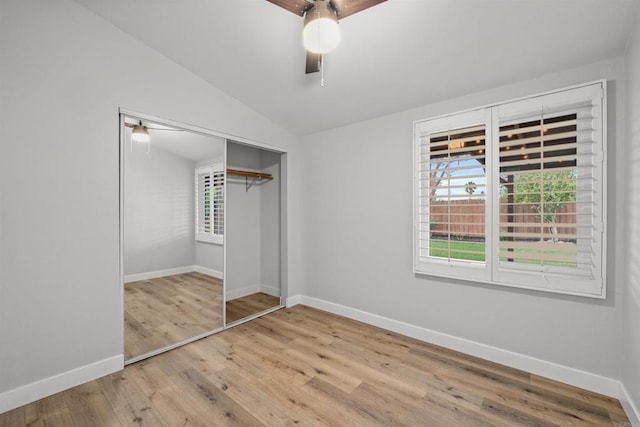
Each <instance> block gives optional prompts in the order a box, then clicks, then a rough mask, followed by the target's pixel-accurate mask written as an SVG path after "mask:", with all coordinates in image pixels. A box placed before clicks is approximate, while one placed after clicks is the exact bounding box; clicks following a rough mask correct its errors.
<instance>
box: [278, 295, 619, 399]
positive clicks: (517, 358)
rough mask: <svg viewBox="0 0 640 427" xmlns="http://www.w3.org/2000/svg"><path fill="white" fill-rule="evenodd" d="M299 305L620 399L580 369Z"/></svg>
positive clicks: (331, 308) (362, 314)
mask: <svg viewBox="0 0 640 427" xmlns="http://www.w3.org/2000/svg"><path fill="white" fill-rule="evenodd" d="M296 304H304V305H308V306H309V307H313V308H317V309H319V310H323V311H328V312H329V313H333V314H338V315H340V316H344V317H348V318H350V319H354V320H358V321H360V322H364V323H367V324H370V325H373V326H377V327H379V328H383V329H387V330H389V331H392V332H396V333H399V334H402V335H406V336H409V337H412V338H416V339H419V340H421V341H425V342H428V343H432V344H436V345H439V346H442V347H446V348H449V349H452V350H456V351H459V352H461V353H466V354H470V355H472V356H476V357H480V358H482V359H486V360H490V361H492V362H496V363H500V364H502V365H506V366H510V367H512V368H516V369H520V370H523V371H526V372H530V373H532V374H535V375H539V376H542V377H546V378H551V379H553V380H556V381H560V382H562V383H565V384H570V385H573V386H576V387H580V388H583V389H586V390H590V391H594V392H596V393H600V394H604V395H607V396H611V397H615V398H619V396H620V387H621V386H622V384H621V383H620V381H618V380H615V379H611V378H607V377H603V376H600V375H597V374H592V373H590V372H585V371H582V370H580V369H575V368H571V367H568V366H564V365H559V364H557V363H553V362H548V361H546V360H541V359H537V358H535V357H530V356H526V355H524V354H520V353H515V352H512V351H509V350H504V349H501V348H497V347H493V346H490V345H486V344H482V343H478V342H475V341H471V340H467V339H464V338H458V337H455V336H453V335H448V334H444V333H442V332H437V331H433V330H430V329H426V328H422V327H419V326H415V325H411V324H408V323H404V322H400V321H398V320H394V319H389V318H386V317H382V316H379V315H377V314H373V313H368V312H366V311H362V310H358V309H355V308H351V307H347V306H344V305H340V304H335V303H332V302H329V301H324V300H321V299H317V298H313V297H308V296H305V295H296V296H293V297H291V298H288V299H287V307H291V306H293V305H296Z"/></svg>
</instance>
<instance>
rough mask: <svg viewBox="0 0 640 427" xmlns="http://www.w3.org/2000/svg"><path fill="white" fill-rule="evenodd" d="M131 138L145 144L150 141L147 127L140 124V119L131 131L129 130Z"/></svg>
mask: <svg viewBox="0 0 640 427" xmlns="http://www.w3.org/2000/svg"><path fill="white" fill-rule="evenodd" d="M131 140H132V141H133V142H139V143H147V144H148V143H150V142H151V137H150V136H149V129H147V127H146V126H144V125H143V124H142V120H140V121H139V122H138V124H137V125H134V126H133V131H132V132H131Z"/></svg>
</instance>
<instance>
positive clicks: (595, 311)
mask: <svg viewBox="0 0 640 427" xmlns="http://www.w3.org/2000/svg"><path fill="white" fill-rule="evenodd" d="M622 76H623V61H622V60H621V59H612V60H610V61H605V62H602V63H597V64H592V65H589V66H585V67H581V68H577V69H572V70H567V71H562V72H558V73H554V74H550V75H545V76H542V77H540V78H537V79H535V80H530V81H524V82H521V83H519V84H513V85H508V86H504V87H499V88H496V89H492V90H488V91H485V92H481V93H473V94H469V95H467V96H464V97H461V98H456V99H451V100H448V101H446V102H441V103H438V104H433V105H427V106H424V107H420V108H416V109H413V110H410V111H405V112H401V113H398V114H393V115H389V116H384V117H381V118H378V119H374V120H369V121H365V122H361V123H357V124H353V125H350V126H345V127H342V128H338V129H334V130H330V131H326V132H322V133H317V134H314V135H309V136H307V137H306V138H305V140H304V143H303V146H302V153H301V163H300V170H301V171H304V173H303V174H302V173H300V174H299V175H298V176H297V179H299V180H301V187H302V188H304V192H303V193H301V195H300V197H301V200H300V206H301V208H302V210H301V212H300V215H299V218H300V220H301V226H300V227H299V229H298V231H299V233H300V237H301V240H302V241H303V242H304V244H303V245H302V247H301V248H302V251H303V253H302V254H301V260H302V263H303V276H304V277H305V279H306V280H305V282H304V286H303V288H302V292H301V293H302V294H303V295H307V296H311V297H315V298H319V299H322V300H326V301H329V302H333V303H337V304H341V305H345V306H349V307H353V308H356V309H360V310H364V311H366V312H370V313H374V314H377V315H379V316H384V317H387V318H390V319H395V320H399V321H402V322H406V323H409V324H411V325H416V326H419V327H423V328H427V329H431V330H434V331H438V332H442V333H445V334H449V335H453V336H455V337H459V338H463V339H468V340H472V341H475V342H479V343H482V344H486V345H490V346H494V347H498V348H501V349H505V350H509V351H512V352H516V353H521V354H525V355H528V356H531V357H534V358H538V359H542V360H545V361H549V362H553V363H557V364H561V365H565V366H570V367H573V368H575V369H580V370H584V371H587V372H591V373H595V374H599V375H602V376H605V377H609V378H620V374H621V373H620V368H619V364H620V350H621V345H620V342H621V333H620V329H621V309H620V308H621V305H622V300H623V299H622V293H621V292H622V286H621V282H622V279H623V277H621V275H620V274H619V272H620V271H622V267H623V261H622V260H621V258H622V254H623V253H624V248H623V247H621V246H620V243H619V236H621V235H622V232H623V229H622V221H621V220H622V218H623V216H622V214H621V213H620V212H619V210H617V209H611V210H610V212H609V222H608V228H609V239H608V244H609V253H608V261H609V263H608V264H609V269H608V294H607V299H606V300H604V301H602V300H594V299H587V298H580V297H570V296H565V295H555V294H550V293H543V292H535V291H526V290H517V289H511V288H504V287H496V286H492V285H484V284H478V283H470V282H463V281H457V280H446V279H439V278H436V277H429V276H419V275H414V274H413V272H412V245H413V243H412V212H413V211H412V209H413V208H412V192H413V182H412V167H413V163H412V147H413V135H412V133H413V122H414V121H416V120H420V119H425V118H429V117H433V116H437V115H441V114H447V113H453V112H456V111H460V110H464V109H469V108H474V107H478V106H482V105H486V104H490V103H494V102H500V101H504V100H508V99H513V98H516V97H521V96H527V95H531V94H535V93H538V92H542V91H546V90H552V89H557V88H562V87H566V86H569V85H572V84H578V83H584V82H587V81H593V80H596V79H601V78H607V79H608V80H609V100H608V101H609V102H608V114H609V128H608V145H609V147H608V148H609V151H608V157H609V161H610V164H609V165H610V168H609V177H608V178H609V181H608V203H609V206H616V204H617V203H619V202H620V203H621V202H622V201H623V200H624V199H623V196H622V195H621V194H620V190H619V188H618V186H617V183H619V182H621V180H622V179H623V177H622V176H620V170H619V169H618V168H616V166H617V165H618V162H619V161H620V159H619V158H618V153H617V145H618V144H620V143H621V139H620V138H619V135H620V134H621V132H622V127H621V126H622V121H621V117H622V113H621V111H622V107H621V105H622V103H621V99H622V98H621V97H622V92H621V78H622ZM327 171H330V173H327Z"/></svg>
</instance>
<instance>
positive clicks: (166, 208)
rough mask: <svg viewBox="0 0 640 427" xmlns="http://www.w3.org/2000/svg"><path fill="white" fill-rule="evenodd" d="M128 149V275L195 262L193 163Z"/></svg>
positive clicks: (154, 150) (159, 152)
mask: <svg viewBox="0 0 640 427" xmlns="http://www.w3.org/2000/svg"><path fill="white" fill-rule="evenodd" d="M128 135H129V132H127V136H128ZM124 147H125V149H124V163H125V168H124V255H123V256H124V274H125V275H129V274H138V273H147V272H152V271H160V270H168V269H171V268H176V267H185V266H190V265H194V263H195V244H194V243H195V240H194V235H195V230H194V228H195V222H194V215H195V212H194V209H195V206H194V205H195V201H194V192H195V189H194V187H195V180H194V168H195V163H194V162H193V161H191V160H187V159H185V158H182V157H179V156H177V155H175V154H171V153H168V152H166V151H163V150H161V149H159V148H154V147H152V148H151V149H150V150H149V153H148V154H147V148H146V146H145V147H144V148H143V147H140V146H137V147H136V146H134V147H133V149H131V148H130V145H129V142H125V144H124Z"/></svg>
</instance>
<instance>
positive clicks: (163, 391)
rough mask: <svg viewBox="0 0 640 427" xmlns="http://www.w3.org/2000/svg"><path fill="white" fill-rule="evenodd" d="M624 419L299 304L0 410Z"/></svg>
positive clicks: (55, 420)
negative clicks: (73, 386) (50, 393)
mask: <svg viewBox="0 0 640 427" xmlns="http://www.w3.org/2000/svg"><path fill="white" fill-rule="evenodd" d="M23 425H54V426H82V427H86V426H94V425H97V426H131V425H148V426H217V425H239V426H260V425H272V426H281V425H335V426H345V425H363V426H369V425H371V426H378V425H407V426H417V425H420V426H516V425H527V426H529V425H536V426H553V425H562V426H564V425H597V426H607V425H609V426H610V425H616V426H627V425H630V424H629V423H628V420H627V418H626V416H625V414H624V412H623V410H622V408H621V406H620V403H619V402H618V401H617V400H615V399H612V398H609V397H606V396H602V395H598V394H595V393H591V392H588V391H585V390H581V389H577V388H575V387H571V386H568V385H564V384H561V383H558V382H555V381H551V380H548V379H545V378H541V377H538V376H535V375H531V374H528V373H526V372H522V371H518V370H515V369H511V368H508V367H505V366H501V365H497V364H495V363H491V362H488V361H484V360H481V359H478V358H475V357H471V356H467V355H464V354H461V353H457V352H455V351H451V350H447V349H444V348H440V347H437V346H434V345H430V344H426V343H423V342H420V341H417V340H414V339H411V338H407V337H404V336H402V335H398V334H395V333H391V332H388V331H385V330H382V329H378V328H375V327H372V326H368V325H365V324H362V323H359V322H355V321H352V320H348V319H345V318H342V317H339V316H335V315H332V314H328V313H325V312H322V311H318V310H315V309H312V308H308V307H304V306H295V307H293V308H290V309H283V310H279V311H276V312H274V313H271V314H268V315H266V316H263V317H261V318H259V319H256V320H253V321H250V322H247V323H244V324H241V325H239V326H236V327H234V328H231V329H229V330H226V331H224V332H221V333H219V334H216V335H213V336H211V337H208V338H205V339H202V340H200V341H197V342H195V343H192V344H189V345H186V346H183V347H180V348H178V349H175V350H172V351H170V352H167V353H164V354H161V355H159V356H156V357H153V358H151V359H147V360H145V361H142V362H139V363H136V364H133V365H129V366H127V367H126V368H125V369H124V371H122V372H118V373H115V374H112V375H109V376H106V377H104V378H101V379H99V380H96V381H92V382H90V383H87V384H84V385H81V386H78V387H75V388H73V389H70V390H68V391H65V392H62V393H58V394H56V395H53V396H51V397H48V398H46V399H42V400H40V401H38V402H35V403H33V404H30V405H26V406H23V407H21V408H18V409H15V410H13V411H10V412H7V413H5V414H2V415H0V426H3V427H5V426H11V427H14V426H23Z"/></svg>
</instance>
